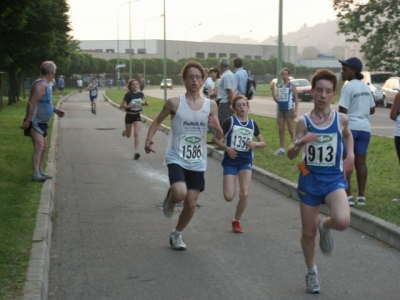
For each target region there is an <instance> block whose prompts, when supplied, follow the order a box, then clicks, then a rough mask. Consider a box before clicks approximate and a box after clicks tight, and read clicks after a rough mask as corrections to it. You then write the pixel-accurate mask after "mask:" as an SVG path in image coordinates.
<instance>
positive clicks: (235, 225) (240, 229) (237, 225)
mask: <svg viewBox="0 0 400 300" xmlns="http://www.w3.org/2000/svg"><path fill="white" fill-rule="evenodd" d="M232 230H233V232H236V233H242V232H243V227H242V225H240V221H236V220H235V221H232Z"/></svg>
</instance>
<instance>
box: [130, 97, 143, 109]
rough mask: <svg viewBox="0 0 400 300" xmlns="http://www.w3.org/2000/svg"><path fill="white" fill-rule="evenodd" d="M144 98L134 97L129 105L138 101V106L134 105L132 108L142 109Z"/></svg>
mask: <svg viewBox="0 0 400 300" xmlns="http://www.w3.org/2000/svg"><path fill="white" fill-rule="evenodd" d="M142 101H143V99H142V98H138V99H132V100H131V102H129V105H133V104H135V103H136V107H132V108H131V110H141V109H142Z"/></svg>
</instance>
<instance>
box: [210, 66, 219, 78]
mask: <svg viewBox="0 0 400 300" xmlns="http://www.w3.org/2000/svg"><path fill="white" fill-rule="evenodd" d="M211 72H213V73H217V78H220V77H221V76H220V75H219V70H218V69H217V68H210V73H211Z"/></svg>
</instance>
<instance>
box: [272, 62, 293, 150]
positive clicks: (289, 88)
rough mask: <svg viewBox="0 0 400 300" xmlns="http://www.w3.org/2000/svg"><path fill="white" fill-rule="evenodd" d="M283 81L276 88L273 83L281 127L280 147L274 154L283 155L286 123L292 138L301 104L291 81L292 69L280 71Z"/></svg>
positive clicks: (273, 95) (273, 93)
mask: <svg viewBox="0 0 400 300" xmlns="http://www.w3.org/2000/svg"><path fill="white" fill-rule="evenodd" d="M280 74H281V77H282V81H283V83H281V84H280V85H279V87H278V89H276V87H275V85H274V84H272V85H271V91H272V97H273V99H274V101H275V102H276V103H277V104H278V116H277V119H278V127H279V147H280V148H279V149H278V150H277V151H276V152H275V153H274V155H275V156H276V155H283V154H285V153H286V150H285V124H286V125H287V127H288V131H289V134H290V138H291V139H293V136H294V119H296V117H297V110H298V106H299V97H298V95H297V90H296V87H295V86H294V85H292V84H291V83H290V78H289V76H290V70H289V69H288V68H286V67H285V68H283V69H282V70H281V71H280Z"/></svg>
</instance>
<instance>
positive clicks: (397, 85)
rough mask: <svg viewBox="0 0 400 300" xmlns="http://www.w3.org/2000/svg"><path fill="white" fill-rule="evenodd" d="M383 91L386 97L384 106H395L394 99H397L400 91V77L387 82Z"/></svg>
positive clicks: (391, 78)
mask: <svg viewBox="0 0 400 300" xmlns="http://www.w3.org/2000/svg"><path fill="white" fill-rule="evenodd" d="M382 90H383V92H384V93H385V96H386V97H385V100H384V101H383V106H384V107H386V108H389V107H391V106H392V104H393V101H394V97H396V94H397V93H398V92H399V91H400V77H390V78H389V79H388V80H386V82H385V84H384V85H383V87H382Z"/></svg>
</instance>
